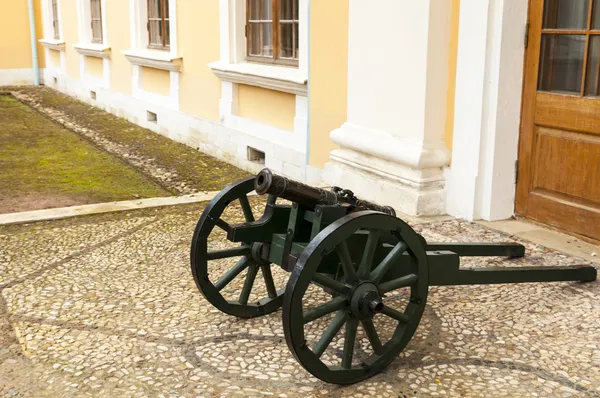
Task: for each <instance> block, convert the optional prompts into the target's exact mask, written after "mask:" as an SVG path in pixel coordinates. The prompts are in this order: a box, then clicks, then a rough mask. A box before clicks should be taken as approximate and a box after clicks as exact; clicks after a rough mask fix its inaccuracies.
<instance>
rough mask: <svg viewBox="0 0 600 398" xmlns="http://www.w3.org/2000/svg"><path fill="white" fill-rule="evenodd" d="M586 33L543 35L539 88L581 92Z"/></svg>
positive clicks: (558, 91) (560, 91)
mask: <svg viewBox="0 0 600 398" xmlns="http://www.w3.org/2000/svg"><path fill="white" fill-rule="evenodd" d="M584 53H585V35H555V34H544V35H542V48H541V55H540V70H539V77H538V79H539V80H538V90H541V91H553V92H557V93H565V94H579V93H580V90H581V76H582V73H583V58H584Z"/></svg>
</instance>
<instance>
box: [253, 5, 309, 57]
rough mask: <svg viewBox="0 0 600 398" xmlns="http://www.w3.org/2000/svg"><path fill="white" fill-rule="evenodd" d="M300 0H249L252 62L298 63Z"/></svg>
mask: <svg viewBox="0 0 600 398" xmlns="http://www.w3.org/2000/svg"><path fill="white" fill-rule="evenodd" d="M298 2H299V0H247V25H246V41H247V58H248V60H249V61H256V62H266V63H277V64H287V65H298V25H299V21H298Z"/></svg>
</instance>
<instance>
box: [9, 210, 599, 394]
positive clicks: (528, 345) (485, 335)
mask: <svg viewBox="0 0 600 398" xmlns="http://www.w3.org/2000/svg"><path fill="white" fill-rule="evenodd" d="M201 211H202V205H193V206H192V205H186V206H178V207H171V208H163V209H153V210H145V211H136V212H129V213H120V214H109V215H102V216H93V217H86V218H78V219H71V220H63V221H55V222H46V223H39V224H32V225H22V226H10V227H3V228H0V288H1V292H2V294H1V295H0V394H2V395H3V396H8V397H22V396H31V397H46V396H48V397H63V396H65V397H79V396H101V397H128V396H136V397H137V396H140V397H141V396H151V397H160V396H164V397H170V396H185V397H192V396H207V397H212V396H214V397H221V396H223V397H228V396H281V397H285V396H288V397H296V396H301V397H311V396H344V397H345V396H353V397H360V396H382V397H399V396H436V395H443V396H512V397H514V396H539V397H543V396H600V283H599V282H593V283H587V284H582V283H539V284H523V285H498V286H464V287H437V288H431V289H430V295H429V300H428V307H427V310H426V311H425V314H424V316H423V319H422V321H421V325H420V326H419V329H418V331H417V333H416V335H415V336H414V337H413V339H412V341H411V342H410V343H409V345H408V347H407V349H406V350H405V352H403V353H402V354H401V356H400V357H399V358H398V359H396V360H395V361H394V362H393V363H392V364H391V365H390V366H389V367H388V368H387V370H386V371H385V372H384V373H382V374H380V375H378V376H376V377H374V378H372V379H370V380H367V381H366V382H363V383H360V384H357V385H353V386H347V387H340V386H333V385H328V384H324V383H322V382H320V381H319V380H317V379H315V378H313V377H311V376H310V375H309V374H307V373H306V372H305V371H304V370H303V369H302V368H301V366H300V365H299V364H298V363H297V362H296V361H295V359H294V358H293V357H292V355H291V354H290V352H289V351H288V348H287V346H286V344H285V341H284V335H283V329H282V326H281V311H277V312H275V313H273V314H271V315H268V316H265V317H262V318H255V319H251V320H241V319H236V318H232V317H230V316H227V315H225V314H223V313H220V312H218V311H216V310H215V309H214V308H213V307H212V306H211V305H210V304H209V303H208V302H207V301H206V300H205V299H204V298H203V297H202V296H201V295H200V293H199V292H198V290H197V288H196V286H195V284H194V281H193V279H192V276H191V273H190V269H189V247H190V240H191V236H192V232H193V229H194V226H195V223H196V221H197V219H198V217H199V215H200V213H201ZM415 228H416V229H417V230H418V231H419V232H421V233H423V234H424V235H425V236H426V237H427V238H428V239H430V240H432V241H433V240H435V241H450V240H466V241H503V240H508V239H509V237H508V236H505V235H502V234H500V233H497V232H494V231H491V230H489V229H486V228H484V227H482V226H480V225H475V224H471V223H467V222H463V221H456V220H452V221H445V222H436V223H428V224H421V225H416V226H415ZM221 239H222V236H221ZM523 243H525V244H526V246H527V250H528V255H527V257H526V258H524V259H516V260H504V259H499V258H488V259H483V260H482V259H467V260H466V261H465V262H464V264H465V265H469V266H474V267H478V266H486V265H487V266H490V265H496V266H497V265H500V266H502V265H505V264H508V263H510V264H511V265H514V264H516V265H531V264H535V265H559V264H574V263H578V262H579V261H578V259H576V258H572V257H568V256H566V255H563V254H561V253H558V252H554V251H551V250H549V249H546V248H544V247H542V246H537V245H533V244H530V243H527V242H523ZM223 244H224V243H223ZM285 277H286V275H282V274H279V273H278V274H276V276H275V280H276V283H278V284H280V285H281V284H282V283H284V282H285ZM241 280H242V278H240V281H241ZM278 287H279V286H278ZM239 288H240V286H234V287H233V289H234V290H236V289H239ZM238 291H239V290H238Z"/></svg>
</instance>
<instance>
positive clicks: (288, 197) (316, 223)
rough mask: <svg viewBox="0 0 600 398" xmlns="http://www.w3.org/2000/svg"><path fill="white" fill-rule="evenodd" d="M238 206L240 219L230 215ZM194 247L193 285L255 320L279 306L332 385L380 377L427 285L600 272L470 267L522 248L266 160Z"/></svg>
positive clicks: (297, 342) (408, 330)
mask: <svg viewBox="0 0 600 398" xmlns="http://www.w3.org/2000/svg"><path fill="white" fill-rule="evenodd" d="M254 192H255V193H256V194H257V195H258V197H257V198H253V199H252V202H253V205H251V203H250V200H249V196H252V195H255V193H254ZM263 198H265V199H263ZM257 199H262V200H264V201H265V202H266V203H265V204H264V207H263V205H262V204H260V203H259V207H258V208H259V209H260V210H261V211H263V214H262V215H261V217H260V218H257V217H255V215H254V213H255V211H256V209H257V207H256V204H254V202H255V201H256V200H257ZM278 202H281V203H278ZM261 203H262V202H261ZM263 208H264V210H262V209H263ZM242 214H243V219H242V218H241V216H242ZM232 216H233V218H234V221H235V220H237V221H235V222H232V221H228V220H227V217H232ZM236 216H237V218H236ZM223 242H226V243H227V244H228V246H225V245H224V243H223ZM190 254H191V255H190V260H191V268H192V274H193V278H194V280H195V282H196V285H197V287H198V288H199V290H200V292H201V293H202V294H203V296H204V297H205V298H206V299H207V300H208V301H209V302H210V303H211V304H212V305H213V306H214V307H215V308H217V309H218V310H220V311H222V312H224V313H227V314H229V315H232V316H236V317H240V318H252V317H258V316H261V315H265V314H269V313H272V312H274V311H276V310H278V309H279V308H281V307H282V317H283V332H284V335H285V340H286V343H287V345H288V347H289V350H290V351H291V353H292V354H293V355H294V357H295V358H296V360H297V361H298V362H299V363H300V364H301V365H302V366H303V367H304V369H306V370H307V371H308V372H309V373H311V374H312V375H314V376H315V377H317V378H319V379H321V380H323V381H325V382H328V383H335V384H351V383H356V382H359V381H362V380H364V379H367V378H369V377H371V376H374V375H376V374H378V373H380V372H381V371H383V370H384V369H385V368H386V367H387V366H388V365H389V364H390V363H391V362H392V361H393V360H394V359H395V358H396V357H397V356H399V354H400V353H401V352H402V351H403V350H404V348H405V347H406V345H407V344H408V343H409V341H410V340H411V338H412V337H413V335H414V333H415V331H416V329H417V326H418V325H419V322H420V321H421V317H422V315H423V312H424V310H425V306H426V303H427V295H428V290H429V287H430V286H444V285H445V286H448V285H477V284H504V283H523V282H559V281H582V282H584V281H593V280H595V279H596V273H597V272H596V269H595V268H594V267H592V266H586V265H577V266H556V267H547V266H542V267H523V266H514V267H505V266H502V267H493V268H485V267H484V268H481V267H475V268H461V267H460V258H461V257H464V256H501V257H509V258H518V257H523V256H524V255H525V247H524V246H523V245H520V244H517V243H511V242H507V243H429V242H427V241H426V240H425V238H424V237H423V236H421V235H420V234H418V233H417V232H415V230H414V229H413V228H411V227H410V226H409V225H408V224H407V223H406V222H404V221H403V220H401V219H400V218H398V217H396V213H395V211H394V209H393V208H391V207H387V206H380V205H377V204H374V203H370V202H368V201H364V200H360V199H358V198H356V197H355V196H354V194H353V193H352V192H351V191H349V190H344V189H341V188H337V187H334V188H332V189H331V190H325V189H320V188H316V187H312V186H309V185H305V184H302V183H299V182H297V181H294V180H291V179H288V178H285V177H282V176H279V175H275V174H273V173H272V172H271V171H270V170H269V169H264V170H262V171H261V172H260V173H258V174H257V175H256V176H253V177H249V178H246V179H243V180H240V181H238V182H235V183H233V184H231V185H229V186H227V187H226V188H225V189H223V190H222V191H221V192H220V193H219V194H217V196H216V197H215V198H214V199H213V200H212V201H211V202H210V204H208V206H207V207H206V208H205V209H204V211H203V213H202V215H201V217H200V219H199V221H198V224H197V226H196V229H195V231H194V235H193V238H192V245H191V253H190ZM259 271H260V272H261V274H262V278H260V277H259V278H257V276H258V273H259ZM261 279H262V280H261ZM234 280H237V281H238V283H237V284H236V283H233V282H234ZM242 281H243V283H242ZM342 329H343V330H342Z"/></svg>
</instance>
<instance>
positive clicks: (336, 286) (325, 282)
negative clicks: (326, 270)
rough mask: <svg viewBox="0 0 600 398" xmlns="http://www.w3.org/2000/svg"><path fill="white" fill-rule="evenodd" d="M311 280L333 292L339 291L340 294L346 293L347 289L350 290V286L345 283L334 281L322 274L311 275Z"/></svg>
mask: <svg viewBox="0 0 600 398" xmlns="http://www.w3.org/2000/svg"><path fill="white" fill-rule="evenodd" d="M313 282H315V283H317V284H319V285H322V286H325V287H327V288H329V289H331V290H333V291H334V292H337V293H341V294H346V293H348V291H349V290H350V288H349V287H348V286H346V285H344V284H343V283H342V282H339V281H336V280H334V279H331V278H329V277H327V276H325V275H323V274H319V273H317V274H315V275H314V276H313Z"/></svg>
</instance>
